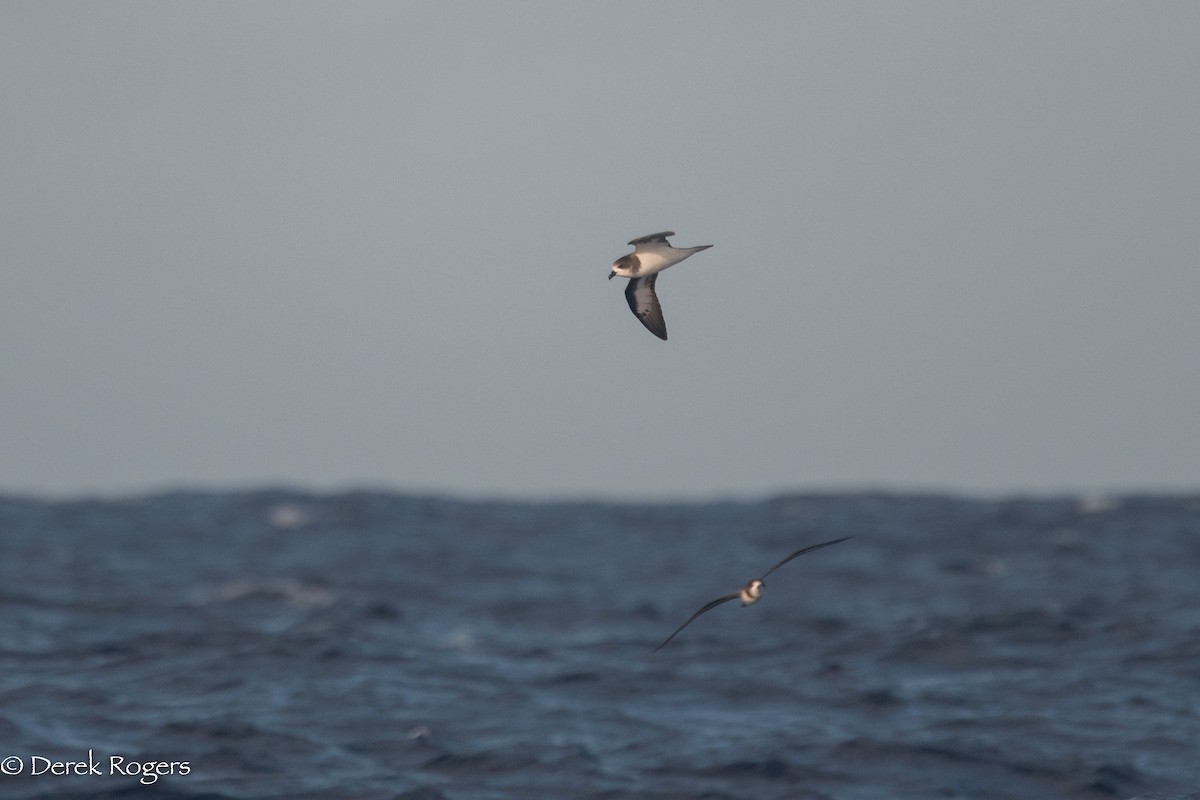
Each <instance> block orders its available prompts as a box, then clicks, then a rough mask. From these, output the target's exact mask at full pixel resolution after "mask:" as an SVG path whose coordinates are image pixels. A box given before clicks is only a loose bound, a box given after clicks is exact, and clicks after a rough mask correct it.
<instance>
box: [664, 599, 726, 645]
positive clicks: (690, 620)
mask: <svg viewBox="0 0 1200 800" xmlns="http://www.w3.org/2000/svg"><path fill="white" fill-rule="evenodd" d="M739 596H740V595H739V593H738V592H733V593H732V594H727V595H725V596H724V597H718V598H717V599H716V600H710V601H709V602H707V603H705V604H704V605H703V606H701V607H700V610H699V611H697V612H696V613H695V614H692V615H691V616H690V617H688V618H687V622H685V623H683V624H682V625H680V626H679V627H678V628H676V629H675V633H672V634H671V635H670V636H668V637H667V638H666V639H664V640H663V643H662V644H660V645H659V646H658V647H656V648H654V652H656V653H657V652H658V651H659V650H662V649H663V648H664V647H666V646H667V642H669V641H671V640H672V639H674V638H675V635H676V634H678V633H679V632H680V631H681V630H683V629H684V628H686V627H687V626H688V625H691V624H692V623H693V622H694V621H695V620H696V617H698V616H700V615H701V614H703V613H704V612H705V611H711V610H713V609H714V608H716V607H717V606H719V605H721V603H728V602H729V601H730V600H736V599H737V598H738V597H739Z"/></svg>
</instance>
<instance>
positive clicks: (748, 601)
mask: <svg viewBox="0 0 1200 800" xmlns="http://www.w3.org/2000/svg"><path fill="white" fill-rule="evenodd" d="M850 538H852V537H850V536H843V537H842V538H841V539H834V540H833V541H832V542H822V543H821V544H814V545H810V546H808V547H805V548H803V549H800V550H797V551H796V552H794V553H792V554H791V555H790V556H788V557H787V558H785V559H784V560H783V561H780V562H779V563H778V564H776V565H775V566H773V567H771V568H770V569H769V570H767V571H766V572H764V573H763V576H762V577H761V578H755V579H754V580H752V581H750V582H749V583H747V584H746V585H745V586H743V587H742V588H741V589H738V590H737V591H736V592H730V593H729V594H726V595H721V596H720V597H718V598H717V599H716V600H710V601H708V602H707V603H705V604H704V605H702V606H701V607H700V610H699V611H697V612H696V613H695V614H692V615H691V616H690V617H688V618H687V622H685V623H683V624H682V625H680V626H679V627H678V628H676V629H675V633H672V634H671V635H670V636H668V637H667V638H666V639H665V640H664V641H663V643H662V644H660V645H659V646H658V647H656V648H654V652H656V653H657V652H658V651H659V650H662V649H663V648H664V647H666V646H667V642H669V641H671V640H672V639H674V638H675V636H676V634H678V633H679V632H680V631H681V630H683V629H684V628H686V627H687V626H688V625H691V624H692V622H694V621H695V619H696V617H698V616H700V615H701V614H703V613H704V612H706V611H711V610H712V609H714V608H716V607H717V606H719V605H721V604H722V603H728V602H729V601H730V600H741V601H742V605H743V606H748V605H752V604H754V603H757V602H758V599H759V598H760V597H762V591H763V589H764V588H765V586H766V584H764V583H763V579H764V578H766V577H767V576H768V575H770V574H771V573H772V572H774V571H775V570H777V569H779V568H780V567H782V566H783V565H784V564H786V563H788V562H789V561H791V560H792V559H793V558H796V557H797V556H802V555H804V554H805V553H811V552H812V551H813V550H820V549H821V548H822V547H828V546H829V545H831V544H837V543H838V542H844V541H846V540H847V539H850Z"/></svg>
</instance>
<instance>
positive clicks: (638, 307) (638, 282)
mask: <svg viewBox="0 0 1200 800" xmlns="http://www.w3.org/2000/svg"><path fill="white" fill-rule="evenodd" d="M657 277H658V273H657V272H656V273H654V274H653V275H647V276H646V277H644V278H630V279H629V285H628V286H626V287H625V299H626V300H627V301H628V302H629V310H630V311H632V312H633V315H634V316H635V317H637V318H638V319H640V320H641V321H642V324H643V325H645V326H646V330H648V331H650V332H651V333H653V334H654V335H655V336H657V337H658V338H660V339H662V340H664V341H665V340H666V338H667V323H666V320H664V319H663V314H662V306H660V305H659V304H658V295H656V294H655V293H654V280H655V279H656V278H657Z"/></svg>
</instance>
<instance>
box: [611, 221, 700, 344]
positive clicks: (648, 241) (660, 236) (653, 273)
mask: <svg viewBox="0 0 1200 800" xmlns="http://www.w3.org/2000/svg"><path fill="white" fill-rule="evenodd" d="M674 235H675V231H663V232H661V233H651V234H647V235H646V236H639V237H638V238H636V239H633V240H632V241H630V242H629V243H630V244H631V245H633V252H632V253H628V254H626V255H623V256H621V257H620V258H618V259H617V260H616V261H614V262H613V265H612V272H610V273H608V279H609V280H612V279H613V278H615V277H617V276H620V277H622V278H629V279H630V280H629V285H627V286H626V287H625V300H626V301H627V302H628V303H629V310H630V311H632V312H633V315H634V316H635V317H637V318H638V319H639V320H641V321H642V324H643V325H645V326H646V330H648V331H650V332H651V333H653V334H654V335H655V336H657V337H658V338H660V339H662V340H663V341H666V338H667V323H666V322H665V321H664V320H663V314H662V306H660V305H659V304H658V295H656V294H655V293H654V281H655V280H656V279H657V278H658V273H660V272H662V271H663V270H664V269H666V268H667V267H670V266H673V265H675V264H678V263H679V262H680V261H683V260H684V259H685V258H687V257H688V256H691V255H695V254H696V253H699V252H700V251H701V250H707V249H708V248H710V247H712V245H711V244H702V245H700V246H699V247H672V246H671V244H670V242H668V241H667V237H668V236H674Z"/></svg>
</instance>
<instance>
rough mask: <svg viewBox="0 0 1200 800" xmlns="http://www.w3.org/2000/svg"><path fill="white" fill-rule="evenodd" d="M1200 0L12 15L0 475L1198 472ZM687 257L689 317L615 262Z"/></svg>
mask: <svg viewBox="0 0 1200 800" xmlns="http://www.w3.org/2000/svg"><path fill="white" fill-rule="evenodd" d="M1197 42H1200V4H1198V3H1195V2H1177V3H1124V2H1122V3H1104V2H1093V1H1091V0H1089V2H1078V3H1076V2H1059V3H1044V2H1032V3H1016V2H996V3H990V4H989V3H957V2H953V3H951V2H947V3H934V2H916V3H895V2H882V3H849V2H825V3H803V2H791V1H790V0H789V1H788V2H778V3H732V2H730V3H693V2H687V3H645V2H634V3H615V2H604V3H560V2H547V3H518V2H507V3H492V2H463V3H455V2H445V1H444V0H437V2H408V3H359V4H354V3H342V2H338V3H293V2H287V3H284V2H274V3H272V2H262V3H241V2H229V3H219V2H211V3H183V2H177V3H166V2H157V1H156V2H115V3H85V2H77V3H54V2H7V3H3V4H2V5H0V103H2V107H3V113H2V115H0V242H2V247H3V251H2V262H0V402H2V408H0V491H7V492H14V491H21V492H29V491H32V492H38V493H48V494H53V495H64V494H67V495H69V494H77V493H82V492H102V493H124V492H141V491H149V490H155V489H161V488H167V487H179V486H188V487H198V488H208V487H218V488H226V487H253V486H261V485H264V484H281V483H282V484H289V485H295V486H298V487H302V488H317V489H341V488H346V487H351V486H370V487H374V488H394V489H399V490H414V491H430V490H432V491H438V492H449V493H454V494H459V495H468V496H506V497H518V498H559V497H576V496H592V497H612V498H630V499H635V498H704V497H711V496H729V495H760V494H766V493H771V492H776V491H781V490H814V489H817V490H825V489H863V488H885V489H893V490H910V489H923V490H952V491H962V492H974V493H1013V492H1028V491H1033V492H1057V491H1081V492H1090V491H1100V490H1142V489H1152V490H1157V489H1166V490H1170V489H1175V490H1178V489H1193V490H1194V489H1196V488H1197V487H1200V357H1198V346H1200V308H1198V301H1200V47H1198V46H1197ZM661 230H673V231H676V233H677V235H676V236H675V237H674V240H673V241H674V243H675V244H677V245H681V246H687V245H700V244H711V245H713V248H712V249H711V250H708V251H705V252H703V253H701V254H698V255H696V256H694V257H693V258H691V259H689V260H688V261H686V262H684V263H683V264H680V265H678V266H676V267H673V268H672V269H671V270H669V271H668V272H666V273H664V274H663V275H662V276H661V277H660V279H659V281H658V293H659V297H660V299H661V301H662V304H663V309H664V314H665V316H666V320H667V326H668V329H669V331H670V337H671V338H670V340H669V341H667V342H663V341H660V340H658V339H657V338H655V337H654V336H652V335H651V334H650V333H649V332H647V331H646V330H645V329H644V328H643V327H642V326H641V325H640V324H639V323H638V321H637V320H636V319H635V318H634V317H633V315H632V314H631V313H630V312H629V309H628V307H627V306H626V305H625V300H624V297H623V293H622V290H623V289H624V284H625V281H624V280H613V281H608V280H606V279H605V278H606V276H607V274H608V270H609V265H610V264H611V262H612V261H613V260H614V259H615V258H617V257H618V256H620V255H622V254H624V253H626V252H628V251H629V249H630V248H628V247H626V246H625V244H624V243H625V242H626V241H628V240H629V239H632V238H634V237H635V236H640V235H643V234H646V233H651V232H654V231H661Z"/></svg>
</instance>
